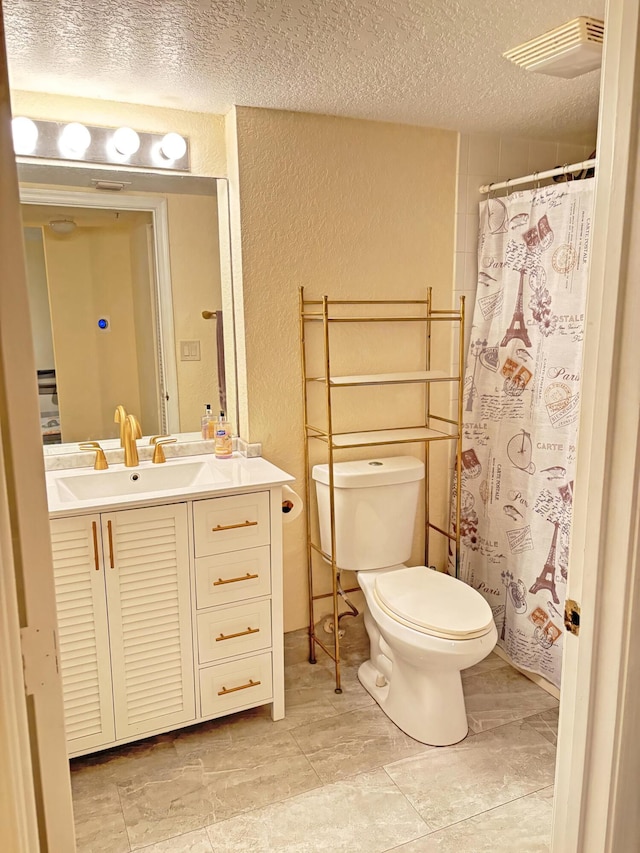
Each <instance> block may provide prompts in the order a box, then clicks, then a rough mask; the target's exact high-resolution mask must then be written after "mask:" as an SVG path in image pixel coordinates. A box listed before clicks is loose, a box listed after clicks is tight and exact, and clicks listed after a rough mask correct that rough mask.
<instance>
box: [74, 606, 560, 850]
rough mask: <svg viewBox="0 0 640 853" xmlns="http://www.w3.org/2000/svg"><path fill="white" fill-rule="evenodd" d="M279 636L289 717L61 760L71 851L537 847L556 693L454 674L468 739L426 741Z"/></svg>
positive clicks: (362, 637) (524, 683) (361, 646)
mask: <svg viewBox="0 0 640 853" xmlns="http://www.w3.org/2000/svg"><path fill="white" fill-rule="evenodd" d="M305 633H306V632H304V631H296V632H294V633H292V634H287V636H286V644H285V645H286V660H287V664H286V682H287V716H286V718H285V719H284V720H282V721H280V722H278V723H273V722H272V721H271V719H270V717H269V709H268V707H263V708H257V709H254V710H251V711H246V712H244V713H240V714H235V715H233V716H230V717H225V718H223V719H220V720H214V721H212V722H209V723H202V724H200V725H198V726H193V727H191V728H188V729H182V730H181V731H176V732H172V733H170V734H167V735H161V736H158V737H154V738H149V739H147V740H144V741H139V742H137V743H135V744H132V745H129V746H125V747H121V748H118V749H113V750H110V751H109V752H103V753H96V754H94V755H91V756H86V757H84V758H79V759H75V760H73V761H72V764H71V770H72V773H71V780H72V786H73V797H74V808H75V819H76V835H77V842H78V851H79V853H129V851H134V850H135V851H137V850H141V851H145V853H187V851H189V853H245V851H247V853H248V851H251V853H256V851H260V853H266V852H267V851H273V853H320V852H321V851H322V853H324V851H331V853H338V851H349V853H386V851H394V853H449V851H455V853H484V851H491V853H500V851H513V853H547V851H548V850H549V843H550V831H551V810H552V798H553V774H554V759H555V744H556V731H557V719H558V709H557V706H558V703H557V701H556V700H555V699H554V698H553V697H551V696H549V695H548V694H547V693H545V692H544V691H543V690H541V689H540V688H539V687H537V686H536V685H534V684H533V683H532V682H530V681H529V680H528V679H526V678H525V677H524V676H522V675H520V674H519V673H517V672H516V671H515V670H514V669H512V668H511V667H510V666H508V664H506V663H504V662H503V661H502V660H501V659H500V658H498V657H497V656H496V655H490V656H489V657H488V658H487V659H486V660H484V661H482V663H480V664H478V666H476V667H473V668H472V669H470V670H468V671H467V672H466V673H464V688H465V695H466V697H467V711H468V716H469V727H470V730H469V736H468V737H467V738H466V739H465V740H464V741H462V742H461V743H459V744H456V745H455V746H451V747H440V748H436V747H429V746H425V745H423V744H421V743H417V742H416V741H414V740H412V739H411V738H410V737H408V736H407V735H405V734H403V732H401V731H400V730H399V729H398V728H396V726H394V724H393V723H391V722H390V721H389V720H388V719H387V717H386V716H385V715H384V714H383V713H382V711H381V710H380V709H379V708H378V706H377V705H376V704H375V703H374V702H373V700H372V699H371V697H370V696H369V695H368V694H367V693H366V692H365V691H364V689H363V688H362V687H361V686H360V684H359V682H358V680H357V678H356V671H357V667H358V664H359V663H360V661H362V660H364V659H365V657H366V651H367V641H366V634H365V631H364V627H363V625H362V620H361V619H360V618H359V619H356V620H353V621H351V622H350V623H349V624H348V626H347V635H346V637H345V639H344V641H343V655H344V660H345V665H344V667H343V686H344V693H343V694H342V695H337V694H336V693H334V691H333V675H332V670H331V665H332V664H331V661H330V660H329V659H328V658H327V657H326V656H325V655H324V654H323V653H322V652H321V651H320V650H319V651H318V655H319V659H318V664H317V665H316V666H310V665H309V664H308V663H307V662H306V655H307V640H306V636H305Z"/></svg>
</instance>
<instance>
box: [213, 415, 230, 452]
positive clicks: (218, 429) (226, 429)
mask: <svg viewBox="0 0 640 853" xmlns="http://www.w3.org/2000/svg"><path fill="white" fill-rule="evenodd" d="M213 452H214V453H215V455H216V459H228V458H229V457H230V456H231V455H232V453H233V448H232V446H231V424H230V423H229V421H228V420H227V419H226V418H225V416H224V412H220V417H219V418H218V420H217V421H216V422H215V444H214V447H213Z"/></svg>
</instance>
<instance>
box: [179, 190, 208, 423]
mask: <svg viewBox="0 0 640 853" xmlns="http://www.w3.org/2000/svg"><path fill="white" fill-rule="evenodd" d="M166 198H167V202H168V215H169V245H170V261H171V284H172V288H173V321H174V327H175V335H176V360H177V369H178V398H179V405H180V429H181V430H182V432H191V431H193V430H199V429H200V418H201V416H202V413H203V412H204V404H205V403H210V404H211V407H212V410H213V411H214V412H215V411H216V410H217V409H218V405H219V404H218V360H217V355H216V321H215V320H213V319H211V320H205V319H203V317H202V311H204V310H207V311H216V310H218V309H219V308H220V307H221V297H220V248H219V244H218V206H217V199H216V197H215V196H190V195H168V196H166ZM193 340H197V341H200V361H181V360H180V341H193Z"/></svg>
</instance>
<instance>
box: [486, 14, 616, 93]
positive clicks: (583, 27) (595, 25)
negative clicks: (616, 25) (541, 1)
mask: <svg viewBox="0 0 640 853" xmlns="http://www.w3.org/2000/svg"><path fill="white" fill-rule="evenodd" d="M603 41H604V21H599V20H597V18H587V17H584V16H581V17H579V18H574V19H573V20H572V21H567V23H566V24H563V25H562V26H561V27H556V29H555V30H549V32H548V33H544V35H541V36H538V37H537V38H534V39H531V41H528V42H525V44H521V45H519V46H518V47H514V48H512V49H511V50H508V51H507V52H506V53H503V54H502V55H503V56H504V58H505V59H510V60H511V61H512V62H515V64H516V65H519V66H520V67H521V68H524V69H525V70H526V71H536V72H537V73H538V74H550V75H551V76H552V77H566V78H570V77H578V76H579V75H580V74H586V73H587V71H593V70H594V69H595V68H599V67H600V65H601V63H602V42H603Z"/></svg>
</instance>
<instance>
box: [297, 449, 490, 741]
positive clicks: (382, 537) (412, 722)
mask: <svg viewBox="0 0 640 853" xmlns="http://www.w3.org/2000/svg"><path fill="white" fill-rule="evenodd" d="M313 479H314V480H315V481H316V494H317V496H318V513H319V521H320V540H321V546H322V550H323V551H324V552H325V553H327V554H331V520H330V506H329V500H330V498H329V468H328V465H316V466H315V467H314V469H313ZM333 479H334V501H335V542H336V564H337V566H338V568H339V569H341V570H350V571H355V572H357V577H358V583H359V584H360V587H361V588H362V591H363V592H364V597H365V600H366V608H365V617H364V618H365V626H366V629H367V633H368V634H369V640H370V643H371V651H370V659H369V660H367V661H365V662H364V663H363V664H362V665H361V666H360V668H359V670H358V678H359V679H360V681H361V682H362V684H363V685H364V687H365V688H366V689H367V690H368V691H369V693H370V694H371V695H372V696H373V698H374V699H375V700H376V702H377V703H378V704H379V705H380V707H381V708H382V710H383V711H384V712H385V713H386V714H387V716H388V717H390V718H391V719H392V720H393V722H394V723H395V724H396V725H397V726H398V727H399V728H401V729H402V730H403V731H404V732H406V733H407V734H408V735H410V736H411V737H412V738H415V739H416V740H419V741H421V742H422V743H427V744H431V745H432V746H446V745H448V744H452V743H457V742H458V741H460V740H462V739H463V738H464V737H465V735H466V734H467V730H468V729H467V717H466V712H465V704H464V695H463V692H462V680H461V677H460V672H461V670H463V669H466V668H467V667H470V666H473V665H474V664H476V663H478V662H479V661H481V660H482V659H483V658H485V657H486V656H487V655H488V654H489V653H490V652H491V650H492V649H493V647H494V646H495V644H496V641H497V639H498V632H497V631H496V626H495V624H494V621H493V616H492V613H491V608H490V607H489V605H488V604H487V602H486V601H485V600H484V598H483V597H482V596H481V595H480V593H479V592H476V590H475V589H473V588H472V587H470V586H467V584H465V583H463V582H462V581H460V580H456V579H455V578H453V577H450V576H449V575H446V574H443V573H441V572H436V571H434V570H432V569H428V568H425V567H424V566H415V567H412V568H409V567H407V566H405V565H403V562H404V561H405V560H408V559H409V556H410V553H411V545H412V541H413V531H414V526H415V520H416V510H417V504H418V491H419V486H420V481H421V480H422V479H424V464H423V463H422V462H421V461H420V460H419V459H415V458H414V457H412V456H395V457H390V458H382V459H372V460H358V461H356V462H340V463H337V464H334V466H333Z"/></svg>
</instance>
